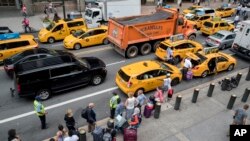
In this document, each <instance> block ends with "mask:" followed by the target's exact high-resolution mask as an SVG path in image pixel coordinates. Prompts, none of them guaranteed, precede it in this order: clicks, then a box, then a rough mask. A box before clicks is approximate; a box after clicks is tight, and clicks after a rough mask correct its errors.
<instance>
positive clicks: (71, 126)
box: [64, 109, 76, 131]
mask: <svg viewBox="0 0 250 141" xmlns="http://www.w3.org/2000/svg"><path fill="white" fill-rule="evenodd" d="M64 120H65V122H66V126H67V128H68V130H69V131H70V130H73V131H75V130H76V128H75V123H76V122H75V119H74V117H73V112H72V109H68V110H67V113H66V114H65V116H64Z"/></svg>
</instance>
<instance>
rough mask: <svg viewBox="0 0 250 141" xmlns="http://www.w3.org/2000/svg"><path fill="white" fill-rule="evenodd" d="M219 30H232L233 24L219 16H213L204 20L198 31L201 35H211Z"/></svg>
mask: <svg viewBox="0 0 250 141" xmlns="http://www.w3.org/2000/svg"><path fill="white" fill-rule="evenodd" d="M220 30H228V31H234V25H233V24H231V23H229V22H227V21H225V20H222V19H220V18H214V19H213V20H211V21H205V22H204V24H203V25H202V26H201V30H200V31H201V33H202V34H203V35H212V34H214V33H216V32H218V31H220Z"/></svg>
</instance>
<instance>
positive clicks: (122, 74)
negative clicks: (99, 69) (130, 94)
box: [118, 69, 130, 82]
mask: <svg viewBox="0 0 250 141" xmlns="http://www.w3.org/2000/svg"><path fill="white" fill-rule="evenodd" d="M118 74H119V75H120V77H121V78H122V79H123V80H124V81H126V82H128V81H129V79H130V76H128V75H127V74H126V73H125V72H123V71H122V70H121V69H120V70H119V71H118Z"/></svg>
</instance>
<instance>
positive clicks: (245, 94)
mask: <svg viewBox="0 0 250 141" xmlns="http://www.w3.org/2000/svg"><path fill="white" fill-rule="evenodd" d="M249 94H250V88H246V90H245V92H244V94H243V97H242V99H241V102H247V99H248V96H249Z"/></svg>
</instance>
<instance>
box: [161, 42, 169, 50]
mask: <svg viewBox="0 0 250 141" xmlns="http://www.w3.org/2000/svg"><path fill="white" fill-rule="evenodd" d="M168 47H169V46H167V45H165V44H162V43H161V44H160V45H159V48H161V49H164V50H167V48H168Z"/></svg>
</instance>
